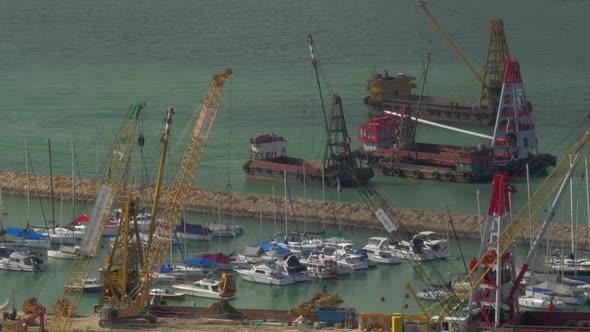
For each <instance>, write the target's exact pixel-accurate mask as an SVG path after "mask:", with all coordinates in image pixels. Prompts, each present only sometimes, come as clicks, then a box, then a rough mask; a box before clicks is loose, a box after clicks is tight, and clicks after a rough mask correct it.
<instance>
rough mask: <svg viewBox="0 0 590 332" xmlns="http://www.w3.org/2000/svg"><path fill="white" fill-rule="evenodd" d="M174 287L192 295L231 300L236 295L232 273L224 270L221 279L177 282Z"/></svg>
mask: <svg viewBox="0 0 590 332" xmlns="http://www.w3.org/2000/svg"><path fill="white" fill-rule="evenodd" d="M172 288H175V289H179V290H182V291H183V292H184V293H185V294H187V295H190V296H198V297H206V298H210V299H221V300H231V299H235V298H236V296H235V294H236V283H235V281H234V280H233V277H232V275H231V273H228V272H223V273H222V274H221V279H219V280H217V279H215V278H206V279H201V280H197V281H195V282H194V283H193V284H192V285H190V284H176V285H172Z"/></svg>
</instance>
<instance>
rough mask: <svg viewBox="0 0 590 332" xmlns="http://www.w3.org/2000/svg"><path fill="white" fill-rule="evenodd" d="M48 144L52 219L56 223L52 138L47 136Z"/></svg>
mask: <svg viewBox="0 0 590 332" xmlns="http://www.w3.org/2000/svg"><path fill="white" fill-rule="evenodd" d="M47 145H48V146H49V185H50V187H51V221H53V224H54V225H55V197H54V195H53V161H52V159H53V158H51V140H50V139H49V138H47Z"/></svg>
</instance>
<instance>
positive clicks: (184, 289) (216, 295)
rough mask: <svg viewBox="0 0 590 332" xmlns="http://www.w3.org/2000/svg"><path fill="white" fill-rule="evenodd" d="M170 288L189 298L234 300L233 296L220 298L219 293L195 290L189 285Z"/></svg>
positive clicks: (195, 288)
mask: <svg viewBox="0 0 590 332" xmlns="http://www.w3.org/2000/svg"><path fill="white" fill-rule="evenodd" d="M172 288H174V289H178V290H181V291H182V292H183V293H184V294H186V295H189V296H195V297H205V298H208V299H217V300H232V299H235V298H236V296H235V295H234V296H226V297H222V296H221V295H220V294H219V293H216V292H213V291H206V290H204V289H201V288H197V287H194V286H191V285H184V284H180V285H172Z"/></svg>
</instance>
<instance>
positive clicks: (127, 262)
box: [99, 107, 174, 314]
mask: <svg viewBox="0 0 590 332" xmlns="http://www.w3.org/2000/svg"><path fill="white" fill-rule="evenodd" d="M173 114H174V110H173V109H172V107H169V108H168V110H167V112H166V119H165V127H164V133H163V135H162V137H161V140H160V141H161V143H162V152H161V156H160V166H159V170H158V176H157V181H156V187H155V190H154V197H153V202H154V207H157V205H158V201H159V198H160V190H161V187H162V177H163V176H162V175H163V173H164V166H165V160H166V155H167V151H168V143H169V138H170V127H171V124H172V117H173ZM136 204H137V202H136V198H135V197H126V198H125V199H124V202H123V204H122V206H123V209H122V213H121V222H120V224H119V228H118V230H117V235H116V236H115V240H114V241H113V249H112V250H111V254H110V255H108V256H107V257H106V259H105V264H104V267H102V268H100V269H99V271H100V273H101V274H102V276H103V279H104V287H103V290H102V297H101V303H100V304H101V305H102V306H103V307H118V308H121V307H130V308H135V307H136V306H135V303H134V301H135V298H134V297H133V296H130V294H132V293H133V292H134V291H136V289H137V288H138V286H139V284H140V277H139V276H140V273H141V267H142V266H143V247H142V244H143V240H142V238H141V237H140V231H139V226H138V223H137V214H138V211H137V208H136ZM154 210H155V209H154ZM156 211H157V210H156ZM152 215H154V216H155V215H156V212H155V211H154V212H153V214H152ZM155 224H156V223H155V222H152V223H151V224H150V229H153V228H154V225H155ZM152 233H153V231H152V232H150V233H149V235H150V236H151V234H152ZM148 245H149V244H148ZM136 312H138V314H139V313H141V310H139V311H138V310H136Z"/></svg>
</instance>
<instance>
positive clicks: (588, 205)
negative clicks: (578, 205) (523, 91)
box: [0, 158, 590, 239]
mask: <svg viewBox="0 0 590 332" xmlns="http://www.w3.org/2000/svg"><path fill="white" fill-rule="evenodd" d="M584 166H585V174H584V175H585V179H586V213H587V214H588V217H587V218H588V239H590V192H589V191H588V190H589V189H588V158H584ZM0 209H1V205H0Z"/></svg>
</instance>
